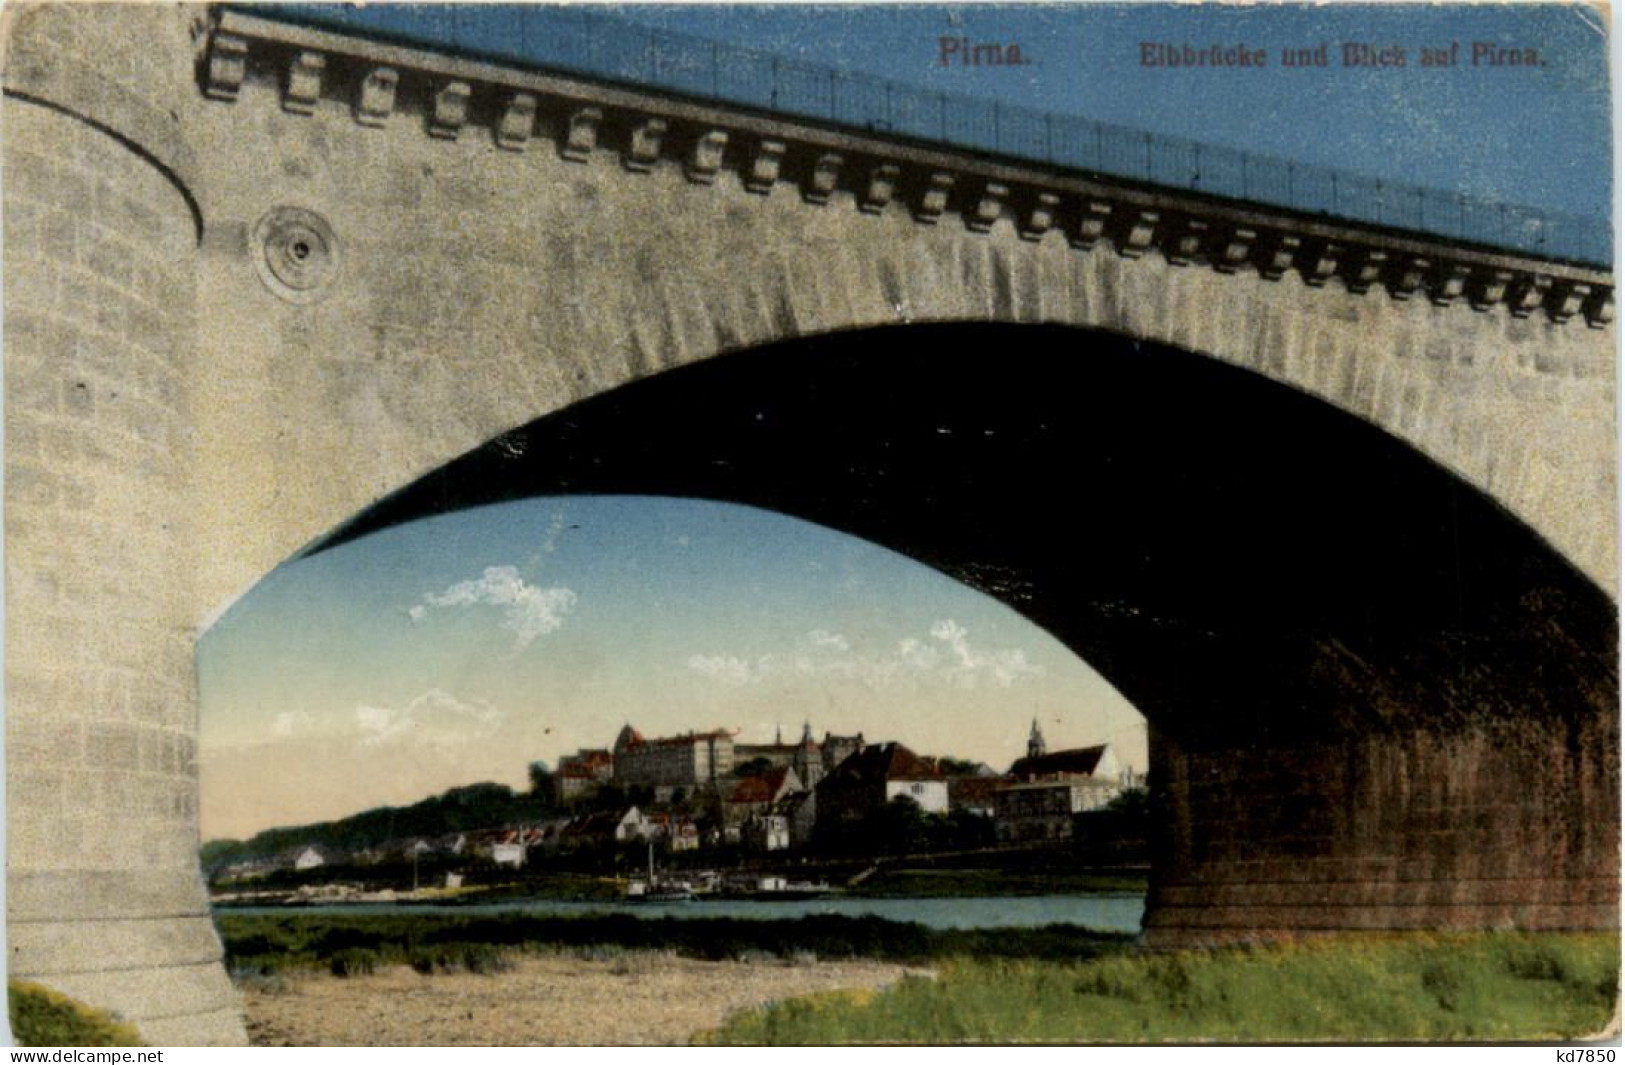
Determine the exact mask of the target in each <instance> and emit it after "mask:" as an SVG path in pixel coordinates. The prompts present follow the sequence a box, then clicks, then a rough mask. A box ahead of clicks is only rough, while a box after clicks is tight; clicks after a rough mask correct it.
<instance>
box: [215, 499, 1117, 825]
mask: <svg viewBox="0 0 1625 1065" xmlns="http://www.w3.org/2000/svg"><path fill="white" fill-rule="evenodd" d="M199 663H200V688H201V701H202V748H201V762H202V773H203V811H202V812H203V831H204V835H205V838H213V837H216V836H222V835H225V836H242V835H245V834H248V833H251V832H253V831H256V830H258V829H260V828H265V827H269V826H271V825H274V824H287V823H296V822H302V821H307V820H317V819H323V818H329V817H334V816H339V815H342V814H345V813H350V812H353V811H355V810H358V809H364V808H367V807H369V806H375V805H379V804H383V803H402V802H409V801H412V800H414V799H417V798H420V797H422V796H423V795H426V794H429V793H431V792H434V791H438V790H440V789H443V788H445V787H449V786H452V785H455V784H461V783H469V782H472V781H475V780H497V781H502V782H505V783H510V784H515V785H519V784H522V783H523V781H524V779H525V767H526V765H527V763H528V762H530V761H531V760H533V759H537V758H541V759H545V760H547V761H548V762H550V763H551V762H556V761H557V759H558V757H559V755H560V754H564V753H568V752H571V751H573V750H575V749H576V748H577V747H581V746H607V745H608V744H609V743H610V742H611V741H612V740H613V738H614V733H615V731H616V730H618V729H619V727H620V725H621V724H622V722H624V721H631V722H632V723H633V724H635V725H637V726H638V727H639V728H641V729H642V730H644V731H645V732H646V733H657V734H669V733H673V732H677V731H680V730H684V729H705V728H712V727H724V728H730V729H737V730H739V732H740V737H741V738H742V739H745V740H756V741H761V740H766V739H770V738H771V737H772V736H773V734H774V732H775V729H776V728H778V727H781V726H782V728H783V729H784V731H785V733H786V734H787V735H797V734H799V732H800V729H801V725H802V723H803V722H804V721H807V722H810V723H811V724H812V725H813V727H814V729H815V730H816V731H817V732H818V734H819V735H820V736H822V734H823V732H824V730H831V731H835V732H840V733H847V732H856V731H862V732H863V733H864V734H865V735H866V736H867V737H868V738H869V739H871V740H880V739H898V740H901V741H903V742H904V743H907V744H908V745H910V746H911V747H913V748H914V749H916V750H918V751H920V752H921V753H930V754H952V755H957V756H961V757H970V758H976V759H982V760H986V761H988V762H990V763H991V764H993V765H995V766H996V767H998V768H1001V769H1002V768H1004V767H1005V766H1007V765H1008V764H1009V762H1010V761H1012V760H1013V759H1014V758H1016V757H1018V756H1019V755H1020V754H1022V753H1023V752H1024V746H1025V743H1026V738H1027V728H1028V724H1029V722H1030V720H1031V719H1032V718H1034V717H1037V718H1039V719H1040V721H1041V722H1043V725H1044V728H1045V730H1046V735H1047V737H1048V739H1049V740H1050V742H1051V744H1052V746H1057V747H1059V746H1068V745H1081V744H1086V743H1097V742H1113V743H1114V744H1116V745H1117V746H1118V748H1119V749H1120V752H1121V754H1122V756H1123V760H1124V761H1126V762H1128V763H1129V764H1132V765H1134V766H1136V767H1139V768H1142V769H1143V768H1144V766H1145V731H1144V726H1143V724H1142V723H1141V720H1140V718H1139V715H1138V714H1137V713H1136V712H1135V711H1134V710H1133V709H1132V707H1130V706H1129V705H1128V704H1127V703H1126V702H1124V701H1123V700H1122V698H1121V697H1120V696H1118V695H1117V693H1116V692H1115V691H1114V690H1112V689H1111V687H1110V686H1109V685H1107V684H1106V683H1105V682H1104V681H1102V680H1100V679H1099V677H1098V676H1096V675H1095V674H1094V672H1093V671H1092V670H1090V669H1089V668H1088V667H1087V666H1086V665H1084V664H1083V663H1082V662H1081V661H1080V660H1078V659H1077V658H1076V657H1075V656H1074V655H1073V654H1072V653H1071V652H1070V651H1068V650H1066V649H1065V648H1064V647H1062V646H1061V645H1059V644H1058V643H1057V642H1055V641H1054V640H1053V639H1052V638H1050V637H1049V636H1048V635H1047V634H1045V633H1044V632H1043V631H1041V630H1039V629H1037V628H1035V627H1034V626H1033V625H1031V624H1030V623H1029V622H1027V621H1026V620H1025V619H1023V618H1021V617H1019V616H1018V615H1016V614H1015V613H1013V612H1011V611H1010V610H1008V609H1007V608H1005V607H1004V606H1002V605H1001V604H998V603H996V602H994V601H993V600H990V599H988V598H986V597H985V596H982V595H981V594H980V593H977V592H973V591H971V590H970V589H967V588H965V587H964V586H962V585H959V584H957V583H956V582H954V581H952V580H949V579H948V578H946V577H943V576H942V575H940V574H938V573H936V572H935V571H933V570H930V569H928V568H926V567H924V566H921V565H919V564H918V563H915V562H912V561H910V560H908V559H905V558H902V557H901V556H898V555H895V554H893V553H891V552H889V551H886V550H884V549H882V548H878V547H875V546H873V545H871V544H868V543H866V542H864V541H861V540H856V539H853V538H851V537H848V536H844V535H841V534H837V533H834V532H831V531H829V530H826V529H823V528H820V527H818V526H815V525H810V524H808V523H806V522H802V521H798V520H794V519H790V518H786V517H782V516H779V515H774V514H769V513H766V512H763V511H758V510H752V509H749V508H744V507H737V506H728V505H722V504H715V503H702V502H696V501H687V500H671V499H653V498H617V497H602V498H593V497H566V498H555V499H548V498H542V499H536V500H530V501H523V502H517V503H508V504H503V505H500V506H494V507H487V508H481V509H477V510H471V511H464V512H461V513H457V514H450V515H445V516H441V517H437V518H433V519H429V520H426V521H421V522H417V523H414V524H411V525H406V526H400V527H396V528H393V529H390V530H387V531H385V532H381V533H377V534H375V535H373V536H370V537H366V538H363V539H361V540H357V541H354V542H351V543H349V544H346V545H344V546H342V547H339V548H336V549H333V550H331V551H328V552H325V553H323V554H320V555H317V556H314V557H312V558H308V559H304V560H301V561H298V562H295V563H292V564H290V565H287V566H284V567H282V568H280V569H278V570H277V571H275V572H274V573H272V574H271V575H270V576H269V577H268V578H267V579H266V580H265V581H263V582H262V583H261V584H260V585H259V586H257V587H256V588H255V589H254V590H253V591H252V592H251V593H250V594H249V595H248V596H246V597H245V598H244V599H243V600H242V601H241V602H239V603H238V604H237V605H236V606H235V607H233V608H232V609H231V610H230V611H228V612H227V614H226V615H225V616H224V617H223V618H222V619H221V620H220V621H219V622H218V623H217V624H216V625H215V626H214V627H213V628H212V629H211V630H210V631H209V632H208V633H207V634H206V636H205V637H204V639H203V641H202V643H201V645H200V650H199Z"/></svg>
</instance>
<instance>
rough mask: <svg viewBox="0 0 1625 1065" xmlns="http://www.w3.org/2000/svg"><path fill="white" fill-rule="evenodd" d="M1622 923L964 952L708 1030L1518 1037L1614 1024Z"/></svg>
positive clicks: (732, 1039) (853, 1037) (827, 1039)
mask: <svg viewBox="0 0 1625 1065" xmlns="http://www.w3.org/2000/svg"><path fill="white" fill-rule="evenodd" d="M1619 950H1620V944H1619V937H1618V935H1604V934H1586V935H1578V934H1576V935H1562V934H1543V935H1537V934H1519V933H1484V934H1477V935H1434V934H1417V935H1403V936H1401V935H1382V936H1375V935H1374V936H1345V937H1337V938H1335V939H1330V940H1322V941H1314V942H1310V943H1303V944H1295V945H1286V946H1275V947H1267V948H1256V949H1237V950H1224V951H1211V952H1182V953H1173V954H1130V953H1117V954H1111V955H1106V956H1102V957H1099V958H1096V959H1093V960H1089V961H1084V962H1079V963H1057V962H1035V961H1020V960H1011V961H981V960H969V959H961V960H952V961H949V962H946V963H945V964H944V965H943V966H942V967H941V969H940V971H939V974H938V976H937V977H936V978H935V979H931V978H926V977H911V978H908V979H906V980H904V981H903V982H901V983H900V984H898V985H896V986H895V987H893V988H890V989H888V990H886V991H884V992H880V993H864V994H853V993H834V994H828V995H820V996H813V997H810V998H806V999H798V1000H792V1001H789V1002H784V1003H779V1004H776V1005H774V1006H771V1007H768V1008H766V1009H763V1010H757V1011H752V1012H749V1013H745V1014H742V1015H740V1016H738V1017H736V1018H735V1019H733V1020H732V1021H731V1022H730V1023H729V1024H727V1025H726V1026H724V1027H723V1028H722V1029H721V1030H720V1031H717V1032H714V1033H711V1034H710V1035H708V1036H707V1037H706V1039H705V1041H707V1042H716V1043H733V1044H755V1045H807V1044H815V1045H816V1044H829V1043H894V1042H903V1043H953V1042H969V1043H1005V1042H1016V1043H1090V1042H1099V1043H1147V1042H1153V1043H1154V1042H1207V1041H1212V1042H1233V1043H1252V1042H1321V1041H1324V1042H1371V1041H1426V1042H1437V1041H1463V1042H1505V1041H1519V1040H1545V1039H1567V1038H1573V1037H1577V1036H1581V1035H1585V1034H1588V1033H1594V1032H1597V1031H1600V1030H1601V1029H1603V1028H1604V1027H1605V1026H1606V1025H1607V1023H1608V1021H1609V1018H1610V1016H1611V1015H1612V1012H1613V1008H1614V1001H1615V998H1616V997H1617V995H1618V991H1619V960H1620V956H1619Z"/></svg>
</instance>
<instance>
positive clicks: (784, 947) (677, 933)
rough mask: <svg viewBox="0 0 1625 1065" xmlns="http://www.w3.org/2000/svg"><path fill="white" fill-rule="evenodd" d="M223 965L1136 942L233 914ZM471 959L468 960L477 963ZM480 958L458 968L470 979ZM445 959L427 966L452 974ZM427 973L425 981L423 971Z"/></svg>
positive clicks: (224, 937) (931, 957) (743, 926)
mask: <svg viewBox="0 0 1625 1065" xmlns="http://www.w3.org/2000/svg"><path fill="white" fill-rule="evenodd" d="M215 927H216V928H217V929H218V931H219V932H220V938H221V941H222V942H223V944H224V945H225V949H226V965H227V968H228V969H229V970H230V971H231V973H232V975H233V976H234V978H236V979H238V980H239V981H242V980H252V979H256V978H260V977H265V976H270V975H272V974H275V973H277V972H279V971H281V970H283V969H288V968H303V969H320V968H325V969H328V970H329V971H331V972H333V973H335V974H336V975H352V974H357V975H359V974H364V973H365V972H367V971H368V967H369V966H371V967H374V968H376V967H380V966H383V965H389V964H411V965H415V966H417V965H420V962H419V959H420V958H422V957H424V956H425V955H426V954H428V955H432V956H434V957H436V958H440V957H454V958H474V957H476V954H477V952H478V951H479V950H480V949H482V948H489V949H494V950H498V951H501V950H511V949H564V950H573V949H576V948H581V947H598V946H604V947H616V948H621V949H627V950H660V951H671V952H673V953H676V954H679V955H682V956H685V957H691V958H703V959H711V960H716V959H727V958H739V957H756V956H761V955H772V956H776V957H781V958H792V957H807V956H811V957H818V958H877V959H886V960H892V961H907V962H931V961H936V960H938V959H942V958H947V957H1008V958H1046V959H1051V960H1061V959H1077V958H1084V957H1094V956H1096V955H1099V954H1101V953H1104V952H1109V951H1117V950H1126V949H1128V946H1129V944H1130V942H1131V941H1132V940H1131V937H1129V936H1123V935H1113V934H1110V933H1104V932H1094V931H1090V930H1088V929H1083V928H1078V927H1075V926H1072V925H1051V926H1048V927H1044V928H1000V929H971V930H963V931H961V930H949V929H943V930H934V929H929V928H925V927H923V926H921V925H918V924H913V923H906V922H901V921H888V920H884V919H882V918H879V917H838V916H827V915H821V916H810V917H799V918H792V919H779V920H744V919H736V918H727V917H714V918H684V919H678V918H653V919H651V918H639V917H634V916H632V915H630V914H600V915H590V916H575V917H558V916H543V915H535V914H523V913H509V914H466V915H464V914H456V913H449V914H354V915H343V914H325V913H323V914H318V913H300V912H297V911H295V912H291V913H288V914H275V915H269V914H237V913H232V912H230V911H229V910H221V911H217V912H216V913H215ZM471 952H473V953H471ZM482 964H484V959H483V957H482V958H480V959H479V960H476V961H475V962H474V963H473V964H462V966H461V967H464V968H469V969H475V970H476V971H477V967H478V966H480V965H482ZM445 967H447V966H445V965H442V964H440V963H439V962H438V961H437V962H436V964H435V965H433V966H430V967H429V968H431V969H433V968H445ZM420 971H423V970H422V969H421V968H420Z"/></svg>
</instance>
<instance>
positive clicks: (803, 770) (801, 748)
mask: <svg viewBox="0 0 1625 1065" xmlns="http://www.w3.org/2000/svg"><path fill="white" fill-rule="evenodd" d="M791 766H792V767H793V768H794V769H795V771H796V776H797V777H799V778H800V779H801V786H802V787H803V788H806V789H807V790H809V791H810V790H812V789H813V788H815V787H817V786H818V782H819V781H820V780H822V779H823V778H824V757H823V752H821V751H820V750H819V749H818V744H817V742H816V741H814V740H813V735H812V722H810V721H809V722H805V723H803V724H802V726H801V743H799V744H798V745H797V746H796V753H795V755H794V756H793V757H792V760H791Z"/></svg>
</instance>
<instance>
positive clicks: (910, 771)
mask: <svg viewBox="0 0 1625 1065" xmlns="http://www.w3.org/2000/svg"><path fill="white" fill-rule="evenodd" d="M817 793H818V827H819V830H820V831H821V832H822V831H830V830H837V831H838V830H839V829H840V827H842V826H844V825H849V824H855V823H858V822H861V821H863V820H864V819H866V818H867V817H868V816H869V815H870V814H871V813H873V812H874V811H876V810H878V809H879V808H881V807H882V806H884V805H886V803H888V802H890V801H891V800H893V799H895V798H897V797H899V796H904V797H907V798H909V799H911V800H913V801H914V802H915V803H917V804H918V805H919V807H920V809H922V810H924V811H925V812H926V813H934V814H945V813H947V812H948V781H947V779H946V778H944V777H943V775H942V772H941V770H939V769H938V768H937V767H936V765H935V764H934V763H932V762H929V761H927V760H926V759H924V758H921V757H920V756H919V755H917V754H915V753H914V752H913V751H911V750H909V749H908V748H907V747H904V746H903V745H902V744H900V743H890V742H888V743H879V744H875V745H873V746H868V747H865V748H863V749H862V750H860V751H858V752H856V753H855V754H852V755H850V756H849V757H847V758H846V759H845V760H843V761H842V762H841V764H840V765H839V766H837V767H836V768H835V771H834V772H833V773H831V774H830V775H829V776H827V777H825V778H824V780H823V781H821V782H820V783H819V785H818V788H817Z"/></svg>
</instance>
